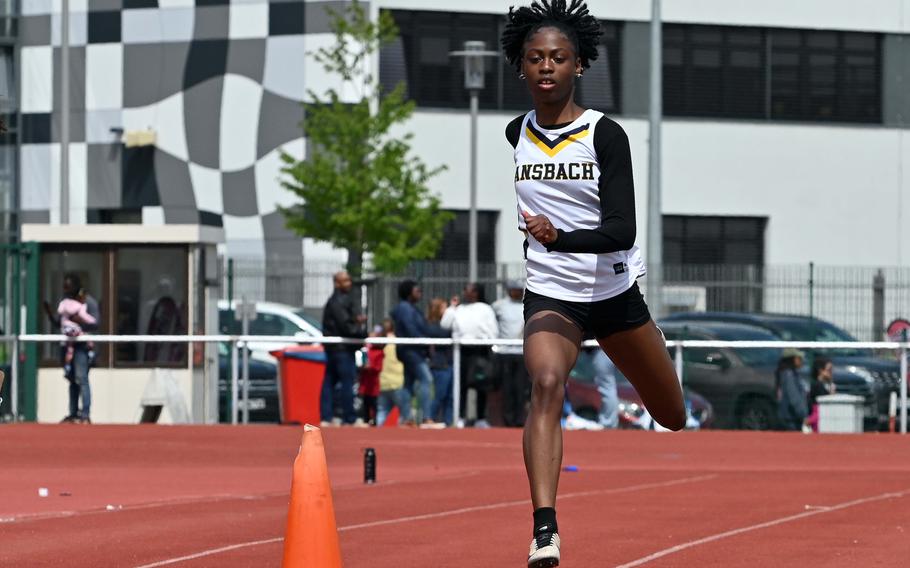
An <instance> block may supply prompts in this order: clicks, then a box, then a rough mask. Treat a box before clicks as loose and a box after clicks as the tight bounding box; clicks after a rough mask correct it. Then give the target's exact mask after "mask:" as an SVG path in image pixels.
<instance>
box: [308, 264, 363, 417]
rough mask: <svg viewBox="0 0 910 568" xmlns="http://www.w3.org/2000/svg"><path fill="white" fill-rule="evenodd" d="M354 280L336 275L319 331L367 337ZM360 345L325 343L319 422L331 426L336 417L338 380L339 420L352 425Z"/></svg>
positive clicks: (354, 415)
mask: <svg viewBox="0 0 910 568" xmlns="http://www.w3.org/2000/svg"><path fill="white" fill-rule="evenodd" d="M353 286H354V283H353V281H352V280H351V275H350V274H348V273H347V272H346V271H344V270H342V271H341V272H338V273H337V274H335V292H334V293H333V294H332V296H331V297H330V298H329V301H328V302H326V304H325V310H324V312H323V314H322V332H323V333H324V334H325V335H326V336H329V337H336V336H338V337H349V338H356V339H362V338H364V337H366V336H367V331H366V327H365V325H364V323H365V322H366V316H364V315H363V314H360V313H358V309H357V307H356V306H355V303H354V297H353V295H352V294H351V289H352V288H353ZM359 348H360V346H359V345H350V344H326V345H325V356H326V362H325V379H323V381H322V399H321V401H320V408H319V410H320V412H319V413H320V415H321V417H322V425H323V426H328V425H331V423H332V419H333V418H334V417H335V408H334V394H335V387H336V386H337V385H338V384H339V383H341V406H342V421H343V422H344V423H345V424H353V423H354V420H355V419H356V418H357V415H356V414H355V413H354V377H355V376H356V375H357V364H356V362H355V360H354V353H356V352H357V350H358V349H359Z"/></svg>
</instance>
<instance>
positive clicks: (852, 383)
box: [666, 312, 900, 430]
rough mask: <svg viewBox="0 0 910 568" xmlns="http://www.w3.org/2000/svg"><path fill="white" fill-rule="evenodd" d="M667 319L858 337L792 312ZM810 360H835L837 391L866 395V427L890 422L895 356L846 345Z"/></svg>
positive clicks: (794, 336)
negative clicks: (889, 400)
mask: <svg viewBox="0 0 910 568" xmlns="http://www.w3.org/2000/svg"><path fill="white" fill-rule="evenodd" d="M666 321H667V322H674V323H680V322H688V323H699V324H704V323H706V322H729V323H741V324H747V325H752V326H756V327H761V328H762V329H764V330H766V331H768V332H769V333H771V334H773V335H774V336H775V339H777V340H783V341H844V342H847V341H856V338H855V337H853V336H852V335H850V334H849V333H847V332H846V331H844V330H843V329H841V328H839V327H837V326H836V325H834V324H832V323H830V322H827V321H825V320H821V319H818V318H810V317H808V316H797V315H789V314H752V313H742V312H685V313H678V314H673V315H671V316H668V317H667V318H666ZM804 351H806V354H807V356H808V358H809V361H807V363H809V362H811V360H812V357H814V356H815V355H823V356H825V357H828V358H829V359H831V362H832V363H834V383H835V385H836V386H837V391H838V392H839V393H844V394H855V395H859V396H862V397H864V398H865V408H864V411H865V426H866V429H867V430H880V429H885V428H887V425H888V398H889V396H890V394H891V392H896V391H897V390H898V389H899V388H900V363H898V361H897V360H895V359H884V358H880V357H875V356H874V355H873V354H872V353H871V352H869V351H863V350H861V349H854V348H852V347H844V348H838V349H815V350H812V349H806V350H804Z"/></svg>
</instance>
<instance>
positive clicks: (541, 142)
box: [525, 122, 591, 158]
mask: <svg viewBox="0 0 910 568" xmlns="http://www.w3.org/2000/svg"><path fill="white" fill-rule="evenodd" d="M590 126H591V125H590V124H585V125H584V126H580V127H578V128H576V129H574V130H571V131H569V132H564V133H562V134H560V135H559V136H557V137H556V140H553V141H550V139H549V138H547V137H546V135H544V134H541V133H540V132H538V131H537V130H536V129H535V128H534V127H533V126H531V123H530V122H528V124H527V126H526V127H525V134H526V135H527V136H528V140H530V141H531V142H533V143H534V145H535V146H537V147H538V148H540V149H541V151H543V153H544V154H546V155H547V156H550V157H551V158H552V157H554V156H556V154H558V153H559V152H560V151H561V150H562V149H563V148H565V147H566V146H568V145H569V144H571V143H573V142H576V141H578V140H581V139H582V138H585V137H586V136H587V135H588V134H590V132H591V128H590Z"/></svg>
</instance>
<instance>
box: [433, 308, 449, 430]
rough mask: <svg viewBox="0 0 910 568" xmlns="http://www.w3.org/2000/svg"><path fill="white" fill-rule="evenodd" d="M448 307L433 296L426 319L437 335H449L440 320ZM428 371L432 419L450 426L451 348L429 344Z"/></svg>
mask: <svg viewBox="0 0 910 568" xmlns="http://www.w3.org/2000/svg"><path fill="white" fill-rule="evenodd" d="M448 307H449V304H448V302H446V301H445V300H444V299H442V298H433V299H432V300H431V301H430V309H429V310H428V312H427V321H428V323H429V325H430V328H431V329H432V330H433V331H434V333H436V334H437V335H439V336H446V335H449V332H448V331H447V330H444V329H443V328H442V327H441V325H440V322H441V321H442V316H443V314H444V313H445V311H446V308H448ZM429 351H430V372H431V373H432V374H433V408H432V410H431V414H430V415H431V416H432V418H433V420H441V421H442V423H443V424H445V425H446V426H451V425H452V422H453V420H454V409H453V408H452V404H453V403H452V382H453V375H452V348H451V347H449V346H447V345H430V350H429Z"/></svg>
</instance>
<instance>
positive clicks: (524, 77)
mask: <svg viewBox="0 0 910 568" xmlns="http://www.w3.org/2000/svg"><path fill="white" fill-rule="evenodd" d="M518 78H519V79H521V80H522V81H524V80H525V79H527V78H528V76H527V75H525V74H524V73H519V74H518Z"/></svg>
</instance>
